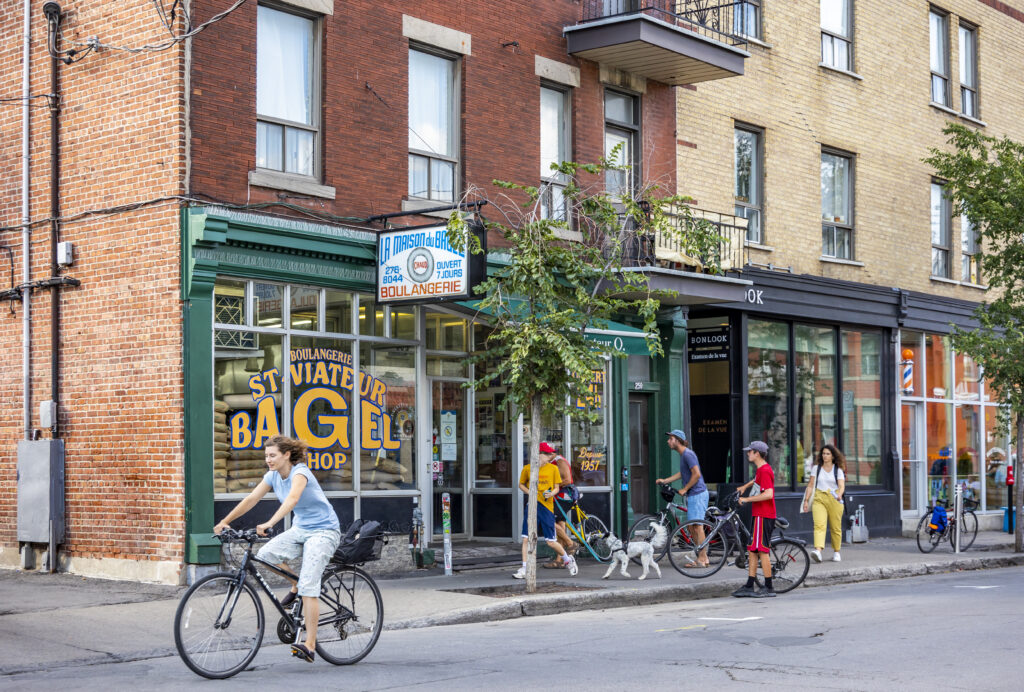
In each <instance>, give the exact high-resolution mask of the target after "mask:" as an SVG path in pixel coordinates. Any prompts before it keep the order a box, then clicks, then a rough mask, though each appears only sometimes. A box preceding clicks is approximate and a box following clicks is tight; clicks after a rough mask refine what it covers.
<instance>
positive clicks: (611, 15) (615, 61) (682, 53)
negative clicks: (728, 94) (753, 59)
mask: <svg viewBox="0 0 1024 692" xmlns="http://www.w3.org/2000/svg"><path fill="white" fill-rule="evenodd" d="M747 4H749V3H745V2H726V1H725V0H583V1H582V3H581V5H582V9H581V14H580V21H579V22H578V23H577V24H575V25H574V26H570V27H566V28H565V30H564V34H565V37H566V40H567V42H568V50H569V53H570V54H572V55H575V56H576V57H579V58H584V59H586V60H591V61H594V62H598V63H602V64H605V65H608V66H611V67H614V68H616V69H619V70H623V71H625V72H632V73H634V74H638V75H641V76H644V77H646V78H648V79H652V80H654V81H657V82H662V83H664V84H671V85H673V86H679V85H682V84H694V83H696V82H704V81H709V80H712V79H721V78H723V77H732V76H734V75H741V74H743V61H744V59H745V58H746V57H747V55H748V54H747V52H746V51H745V50H743V49H742V47H743V46H744V45H746V40H745V39H744V38H743V37H742V35H740V33H739V28H738V27H740V26H741V22H742V21H743V18H742V14H741V13H742V11H743V9H744V7H745V6H746V5H747Z"/></svg>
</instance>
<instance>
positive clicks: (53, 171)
mask: <svg viewBox="0 0 1024 692" xmlns="http://www.w3.org/2000/svg"><path fill="white" fill-rule="evenodd" d="M50 218H51V219H52V220H51V221H50V265H51V268H50V276H52V277H53V279H54V282H53V284H52V285H51V286H50V400H51V401H52V402H53V427H52V428H51V430H52V435H53V438H54V439H57V438H58V437H59V436H60V422H59V421H60V286H61V285H60V282H58V281H57V280H56V279H57V278H58V277H59V276H60V265H58V264H57V243H58V242H59V240H60V224H59V222H58V221H57V219H58V218H60V61H59V60H58V59H57V58H56V57H51V58H50ZM51 562H53V561H51Z"/></svg>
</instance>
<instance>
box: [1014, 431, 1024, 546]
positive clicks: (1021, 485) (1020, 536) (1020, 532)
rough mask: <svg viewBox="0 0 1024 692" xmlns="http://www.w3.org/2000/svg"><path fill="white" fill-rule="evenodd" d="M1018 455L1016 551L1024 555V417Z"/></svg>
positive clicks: (1016, 460) (1015, 489)
mask: <svg viewBox="0 0 1024 692" xmlns="http://www.w3.org/2000/svg"><path fill="white" fill-rule="evenodd" d="M1016 446H1017V454H1016V457H1017V458H1016V459H1014V460H1013V505H1014V507H1013V513H1014V515H1015V516H1016V517H1017V523H1016V532H1015V535H1014V547H1013V549H1014V551H1015V552H1018V553H1024V526H1021V518H1022V514H1024V512H1022V511H1021V510H1022V507H1021V505H1024V479H1022V478H1021V477H1020V472H1021V463H1020V462H1021V457H1024V416H1020V415H1019V416H1017V445H1016Z"/></svg>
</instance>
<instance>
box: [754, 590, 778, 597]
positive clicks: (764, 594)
mask: <svg viewBox="0 0 1024 692" xmlns="http://www.w3.org/2000/svg"><path fill="white" fill-rule="evenodd" d="M775 596H776V593H775V589H758V590H757V593H755V594H754V596H753V597H754V598H775Z"/></svg>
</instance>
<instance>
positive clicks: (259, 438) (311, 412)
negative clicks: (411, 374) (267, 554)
mask: <svg viewBox="0 0 1024 692" xmlns="http://www.w3.org/2000/svg"><path fill="white" fill-rule="evenodd" d="M286 377H287V378H288V380H289V382H290V383H291V385H292V391H293V392H296V397H295V400H294V401H293V402H292V431H293V434H294V435H295V437H298V438H299V439H301V440H302V441H304V442H305V443H306V444H307V445H309V452H308V453H307V462H308V463H309V466H310V468H313V469H339V468H342V467H344V466H346V465H347V464H348V463H349V454H350V452H351V449H352V441H351V439H350V430H351V425H350V424H349V417H350V415H351V411H350V410H349V401H351V395H352V390H353V387H354V385H355V377H354V372H353V370H352V354H351V353H346V352H344V351H337V350H334V349H328V348H298V349H292V351H291V366H290V367H289V368H288V372H286V373H283V374H282V373H281V372H280V371H279V370H278V369H277V368H272V369H270V370H265V371H263V372H260V373H258V374H255V375H253V376H252V377H250V378H249V394H250V395H251V396H252V400H253V401H254V402H255V411H254V412H250V411H249V410H241V411H238V412H236V413H235V414H234V415H233V416H231V418H230V419H229V432H230V442H229V445H230V447H231V449H262V448H263V446H264V444H265V443H266V441H267V440H268V439H269V438H271V437H273V436H274V435H279V434H280V430H281V422H280V420H278V418H279V415H278V408H277V402H278V401H280V399H281V390H282V385H283V379H284V378H286ZM387 391H388V386H387V384H386V383H385V382H384V381H383V380H379V379H377V378H376V377H372V376H371V375H369V374H367V373H360V374H359V395H360V418H359V420H360V428H361V430H360V431H359V432H358V433H357V434H358V436H359V444H360V446H361V447H362V448H363V449H364V450H370V451H378V452H379V453H382V454H383V453H386V452H393V451H395V450H397V449H399V447H400V446H401V444H402V442H401V440H400V439H397V440H396V439H394V437H393V434H401V433H402V429H401V428H402V425H403V424H404V423H405V422H406V421H404V420H403V417H404V418H408V413H407V412H406V411H404V410H401V411H399V410H397V409H396V410H395V411H392V412H386V410H385V398H386V395H387ZM342 392H347V395H344V396H343V395H342ZM392 414H394V416H393V415H392ZM393 417H394V418H397V419H398V420H397V423H396V421H395V420H393ZM392 431H395V432H394V433H393V432H392Z"/></svg>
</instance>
